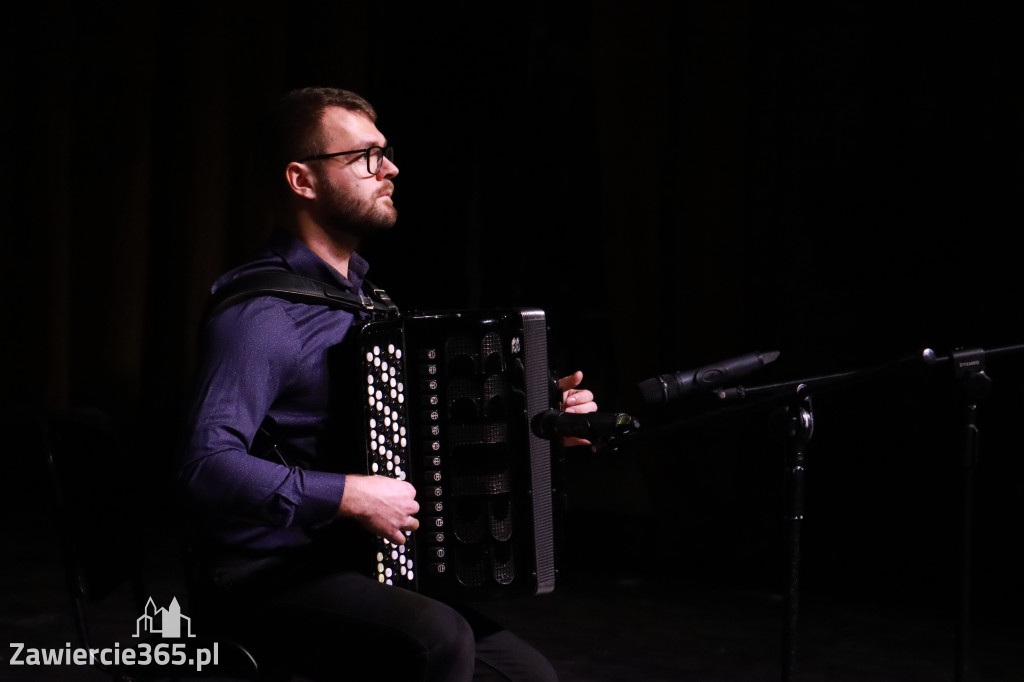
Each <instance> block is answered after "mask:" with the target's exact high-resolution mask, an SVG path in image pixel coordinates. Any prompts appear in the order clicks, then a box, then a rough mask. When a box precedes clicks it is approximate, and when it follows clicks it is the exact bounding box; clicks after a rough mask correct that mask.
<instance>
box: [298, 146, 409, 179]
mask: <svg viewBox="0 0 1024 682" xmlns="http://www.w3.org/2000/svg"><path fill="white" fill-rule="evenodd" d="M374 149H379V150H381V155H380V157H379V159H380V160H379V161H378V162H377V169H376V170H374V169H373V168H370V156H371V154H370V152H372V151H373V150H374ZM349 154H365V155H366V172H367V173H369V174H370V175H377V174H378V173H380V170H381V169H382V168H383V167H384V159H385V158H386V159H387V160H388V161H394V160H395V148H394V147H392V146H391V145H388V146H387V147H381V146H378V145H374V146H373V147H367V148H366V149H353V150H352V151H348V152H334V153H333V154H313V155H312V156H307V157H304V158H301V159H299V163H306V162H307V161H324V160H326V159H333V158H334V157H336V156H347V155H349Z"/></svg>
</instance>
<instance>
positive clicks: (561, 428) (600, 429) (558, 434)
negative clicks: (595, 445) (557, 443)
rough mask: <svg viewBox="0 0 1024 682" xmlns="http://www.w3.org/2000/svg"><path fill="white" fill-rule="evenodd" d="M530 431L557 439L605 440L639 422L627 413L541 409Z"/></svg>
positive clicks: (532, 422) (542, 436) (540, 435)
mask: <svg viewBox="0 0 1024 682" xmlns="http://www.w3.org/2000/svg"><path fill="white" fill-rule="evenodd" d="M530 426H531V428H532V429H533V433H534V434H535V435H537V436H538V437H539V438H545V439H547V440H558V439H561V438H585V439H586V440H606V439H608V438H611V437H612V436H615V435H619V434H624V433H626V432H627V431H628V430H630V429H633V428H637V427H639V426H640V424H639V423H638V422H637V421H636V420H635V419H633V418H632V417H631V416H629V415H628V414H623V413H621V412H620V413H611V412H587V413H581V414H576V413H573V412H561V411H559V410H545V411H544V412H541V413H540V414H538V415H537V416H535V417H534V418H533V420H532V421H531V422H530Z"/></svg>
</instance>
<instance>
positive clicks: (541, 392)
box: [360, 309, 555, 599]
mask: <svg viewBox="0 0 1024 682" xmlns="http://www.w3.org/2000/svg"><path fill="white" fill-rule="evenodd" d="M360 352H361V357H362V361H363V369H364V373H363V381H365V383H364V384H363V385H364V391H365V393H364V396H365V400H364V403H363V404H364V410H363V413H364V424H365V427H366V429H365V432H366V439H365V444H366V470H367V473H368V474H376V475H382V476H389V477H393V478H397V479H400V480H405V481H408V482H410V483H412V484H413V485H414V486H415V488H416V497H417V500H418V501H419V503H420V513H419V514H418V519H419V521H420V527H419V529H418V530H417V531H415V532H409V533H407V534H406V535H407V538H406V543H405V544H404V545H397V544H395V543H393V542H391V541H389V540H386V539H383V538H377V539H376V552H375V557H374V559H375V560H374V561H373V562H372V564H373V566H372V569H371V572H372V575H373V576H374V577H375V578H376V579H377V580H378V581H380V582H382V583H385V584H389V585H399V586H403V587H407V588H409V589H413V590H416V591H419V592H423V593H425V594H429V595H431V596H436V597H439V598H452V599H487V598H493V597H504V596H519V595H524V594H541V593H545V592H550V591H551V590H552V589H554V581H555V562H554V529H553V519H552V507H553V504H552V481H551V444H550V442H548V441H545V440H543V439H540V438H538V437H537V436H536V435H535V434H533V432H532V431H531V429H530V419H531V417H533V416H534V415H536V414H539V413H540V412H543V411H544V410H546V409H548V408H550V407H551V406H552V405H551V402H552V392H551V379H550V375H549V370H548V365H547V326H546V321H545V317H544V313H543V311H540V310H536V309H510V310H500V311H468V312H467V311H462V312H445V313H435V314H414V315H407V316H405V317H402V318H400V319H398V320H388V321H382V322H370V323H368V324H366V325H364V327H363V328H362V329H361V331H360Z"/></svg>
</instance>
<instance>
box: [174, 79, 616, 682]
mask: <svg viewBox="0 0 1024 682" xmlns="http://www.w3.org/2000/svg"><path fill="white" fill-rule="evenodd" d="M270 130H271V135H270V136H269V137H268V140H269V143H268V151H269V157H270V165H269V167H270V168H271V169H272V172H271V180H272V182H273V183H274V184H273V185H272V188H271V189H272V191H274V192H276V195H275V197H274V199H275V204H276V212H277V218H278V221H279V224H280V229H279V230H278V231H277V232H276V233H275V234H274V235H273V236H272V238H271V240H270V242H269V244H268V245H267V247H266V248H265V249H264V251H263V252H262V253H261V254H260V255H259V256H258V257H256V258H255V259H254V260H253V261H251V262H250V263H248V264H246V265H244V266H242V267H240V268H237V269H235V270H234V271H232V272H230V273H228V274H226V275H225V276H224V277H222V278H221V279H220V280H218V282H217V283H216V284H215V285H214V291H215V292H216V290H217V289H218V288H220V287H222V286H224V285H225V284H226V283H228V282H231V281H232V280H234V279H235V278H237V277H238V276H240V275H243V274H246V273H250V272H258V271H288V272H294V273H298V274H300V275H304V276H306V277H311V278H314V279H317V280H319V281H322V282H326V283H329V284H332V285H334V286H336V287H340V288H342V289H345V290H348V291H350V292H364V290H366V291H367V292H368V290H369V288H368V287H365V283H366V274H367V269H368V265H367V263H366V261H364V260H363V259H362V258H361V257H360V256H359V255H358V253H357V249H358V248H359V245H360V243H361V242H362V240H363V239H365V238H366V237H368V236H370V235H372V234H373V233H374V232H377V231H380V230H385V229H388V228H390V227H391V226H392V225H394V223H395V221H396V218H397V215H398V212H397V210H396V209H395V206H394V203H393V201H392V195H393V193H394V189H395V186H394V182H393V180H394V178H395V176H397V175H398V167H397V166H396V165H395V164H394V162H393V160H392V155H391V152H390V147H389V146H388V143H387V140H386V138H385V137H384V135H383V134H381V132H380V131H379V130H378V129H377V127H376V114H375V112H374V110H373V108H372V107H371V106H370V104H369V103H367V102H366V101H365V100H363V99H362V98H361V97H359V96H357V95H355V94H353V93H351V92H347V91H344V90H336V89H327V88H310V89H304V90H298V91H294V92H291V93H289V94H288V95H286V96H285V97H284V98H283V100H282V102H281V105H280V107H279V109H278V110H277V111H276V112H275V116H274V117H273V124H272V125H271V126H270ZM359 317H360V315H359V314H357V313H354V312H350V311H347V310H339V309H334V308H329V307H326V306H322V305H317V304H309V303H298V302H291V301H286V300H283V299H280V298H276V297H271V296H257V297H254V298H250V299H247V300H245V301H243V302H240V303H238V304H236V305H232V306H229V307H227V308H225V309H223V310H221V311H219V312H217V313H215V314H214V315H213V316H212V317H211V319H210V320H209V321H208V323H207V325H206V327H205V329H204V342H203V344H202V352H201V354H200V362H199V367H198V372H197V380H196V393H195V399H194V402H193V404H192V409H191V411H190V416H189V420H188V424H187V432H186V434H187V446H186V448H185V453H184V461H183V464H182V467H181V470H180V478H181V483H182V486H183V491H184V495H185V498H186V503H187V505H188V508H189V509H190V511H191V512H192V513H194V514H195V515H196V516H197V520H198V521H199V524H200V525H201V527H202V528H203V529H204V530H203V532H202V533H201V534H200V535H199V536H198V537H197V539H196V541H195V546H194V550H193V557H192V558H193V570H192V578H193V589H194V594H195V597H196V601H197V604H196V606H197V607H199V608H202V607H206V609H207V611H205V612H199V613H204V615H203V616H198V614H197V617H196V618H197V622H200V620H201V619H202V618H207V619H209V621H210V622H214V619H216V620H217V622H221V621H223V622H224V624H225V625H226V626H228V627H231V628H232V629H233V630H234V631H238V630H239V629H241V630H242V631H243V634H245V635H246V636H247V637H248V638H249V639H250V640H254V641H256V642H257V643H258V645H262V646H261V647H260V646H258V647H257V648H258V649H260V648H261V649H262V650H263V651H264V652H266V654H265V657H269V658H270V660H271V662H272V663H274V664H278V665H280V666H281V667H283V668H288V669H290V670H294V671H296V672H298V673H300V674H303V675H304V676H306V677H311V678H314V679H345V680H348V679H369V678H370V677H371V676H372V677H374V678H379V679H416V680H445V681H453V680H469V679H486V678H488V677H489V676H492V677H494V678H495V679H523V680H531V681H534V682H535V681H537V680H549V679H554V678H555V674H554V671H553V670H552V669H551V666H550V664H549V663H548V662H547V661H546V660H545V659H544V658H543V657H542V656H541V655H540V654H539V653H538V652H536V651H535V650H534V649H533V648H532V647H530V646H529V645H527V644H526V643H525V642H523V641H522V640H520V639H518V638H517V637H515V636H514V635H512V634H511V633H508V632H506V631H504V630H502V629H500V628H498V627H496V626H494V625H493V624H490V623H487V622H485V621H484V620H483V619H479V618H477V617H476V616H474V615H473V614H469V613H464V612H459V611H456V610H455V609H453V608H451V607H449V606H447V605H445V604H441V603H439V602H437V601H435V600H432V599H429V598H427V597H424V596H422V595H419V594H416V593H414V592H411V591H409V590H405V589H399V588H393V587H389V586H385V585H380V584H379V583H377V582H376V581H374V580H372V579H371V578H369V577H367V576H364V575H363V574H361V573H360V572H357V571H351V570H345V568H344V567H343V566H339V565H338V564H337V563H336V561H335V560H336V554H337V552H336V551H335V550H336V549H337V548H336V547H334V546H331V545H332V543H338V542H339V541H338V539H337V537H336V536H333V535H331V534H330V533H328V532H327V531H328V530H329V529H331V528H333V527H337V526H344V525H345V524H349V525H352V524H353V523H354V524H356V525H358V526H359V527H361V528H362V529H363V532H367V531H368V532H370V533H375V534H377V535H380V536H382V537H386V538H390V539H391V540H392V541H393V542H395V543H398V544H403V543H404V542H405V537H406V536H405V533H406V532H407V531H412V530H415V529H416V528H417V527H418V525H419V522H418V521H417V519H416V513H417V512H418V511H419V505H418V503H417V501H416V499H415V489H414V487H413V486H412V485H410V484H409V483H407V482H404V481H400V480H397V479H393V478H385V477H382V476H361V475H354V474H347V475H346V474H344V473H336V472H332V471H331V470H330V468H331V467H330V466H329V464H330V461H329V460H328V458H327V457H326V455H325V453H326V452H328V451H330V449H331V448H330V447H329V445H330V443H331V442H332V441H331V429H330V428H329V422H330V405H329V403H330V400H331V394H330V391H329V386H330V382H329V379H328V377H329V365H330V363H329V362H328V360H329V354H330V350H331V349H332V348H335V347H338V346H339V345H340V344H341V343H342V342H343V341H344V339H345V337H346V335H347V333H348V331H349V329H350V328H351V327H352V326H353V324H357V323H358V322H359V321H360V320H359V319H358V318H359ZM581 380H582V373H580V372H577V373H575V374H574V375H572V376H570V377H566V378H565V379H562V380H561V381H560V382H559V386H560V388H561V390H562V391H563V401H564V402H563V409H565V410H567V411H574V412H591V411H594V410H596V409H597V405H596V404H595V403H594V401H593V396H592V394H591V393H590V392H589V391H586V390H581V389H578V388H577V386H578V385H579V383H580V381H581ZM277 456H281V457H282V459H280V460H276V457H277ZM328 556H330V559H329V560H328V559H327V558H326V557H328Z"/></svg>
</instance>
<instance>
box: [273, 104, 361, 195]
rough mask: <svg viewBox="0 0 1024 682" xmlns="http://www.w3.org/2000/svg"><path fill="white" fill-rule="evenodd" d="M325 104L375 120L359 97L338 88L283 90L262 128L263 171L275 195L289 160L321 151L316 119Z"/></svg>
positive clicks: (280, 188) (320, 152)
mask: <svg viewBox="0 0 1024 682" xmlns="http://www.w3.org/2000/svg"><path fill="white" fill-rule="evenodd" d="M328 107H341V108H342V109H348V110H349V111H356V112H359V113H362V114H365V115H366V116H367V117H368V118H369V119H370V120H371V121H374V122H376V120H377V112H376V110H375V109H374V108H373V106H372V105H371V104H370V103H369V102H367V101H366V100H365V99H363V98H362V97H361V96H359V95H357V94H356V93H354V92H352V91H350V90H342V89H341V88H323V87H315V88H314V87H311V88H300V89H298V90H292V91H290V92H287V93H285V95H284V96H283V97H281V99H280V100H278V102H277V105H276V106H275V107H274V108H273V109H272V110H271V111H270V115H269V116H268V117H267V121H266V123H265V129H264V144H263V152H264V155H265V156H264V163H263V166H264V171H265V175H266V180H267V183H268V187H269V188H270V189H271V190H272V191H273V192H274V194H275V195H276V194H278V193H280V192H282V190H283V189H284V188H283V187H282V182H283V171H284V168H285V166H287V165H288V164H289V163H291V162H292V161H298V160H299V159H301V158H305V157H307V156H312V155H314V154H324V153H326V150H325V149H324V148H323V139H322V136H321V129H320V121H321V119H322V118H323V114H324V111H325V110H326V109H327V108H328Z"/></svg>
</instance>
